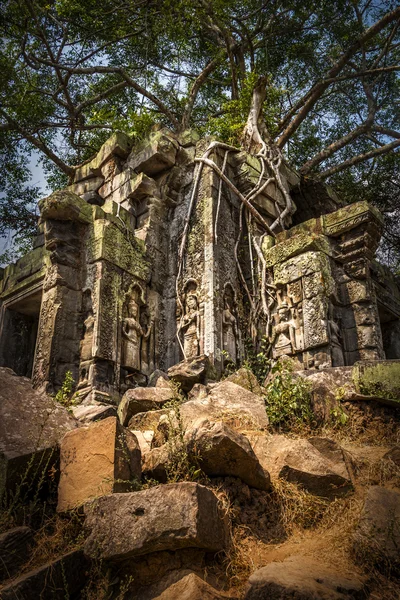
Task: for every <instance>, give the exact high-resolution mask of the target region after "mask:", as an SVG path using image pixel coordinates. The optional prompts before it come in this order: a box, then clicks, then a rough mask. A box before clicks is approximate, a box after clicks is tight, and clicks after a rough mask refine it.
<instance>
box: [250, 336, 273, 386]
mask: <svg viewBox="0 0 400 600" xmlns="http://www.w3.org/2000/svg"><path fill="white" fill-rule="evenodd" d="M245 346H246V360H245V361H244V363H243V367H244V368H245V369H249V371H251V372H252V373H253V374H254V375H255V376H256V378H257V381H258V383H260V384H261V385H263V383H264V381H265V378H266V377H267V375H268V373H269V372H270V370H271V366H272V361H271V359H270V358H268V354H267V346H268V341H267V339H266V338H263V340H262V342H261V347H260V352H257V351H256V350H254V346H253V344H252V342H251V341H250V340H247V341H246V342H245Z"/></svg>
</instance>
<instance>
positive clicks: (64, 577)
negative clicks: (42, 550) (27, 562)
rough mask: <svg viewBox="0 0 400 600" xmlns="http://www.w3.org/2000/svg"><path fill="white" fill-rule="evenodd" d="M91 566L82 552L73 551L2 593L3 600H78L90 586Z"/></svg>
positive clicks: (24, 577) (4, 589)
mask: <svg viewBox="0 0 400 600" xmlns="http://www.w3.org/2000/svg"><path fill="white" fill-rule="evenodd" d="M88 566H89V563H88V561H87V559H86V558H85V556H84V555H83V552H82V551H81V550H73V551H72V552H69V553H68V554H65V555H64V556H61V557H60V558H57V559H56V560H53V561H52V562H49V563H47V564H45V565H43V566H42V567H39V568H38V569H35V570H34V571H30V572H29V573H26V575H22V577H19V578H18V579H15V580H14V581H13V582H12V583H10V584H9V585H7V586H5V587H3V589H2V590H1V600H16V598H18V600H32V599H33V598H43V599H46V600H65V598H76V597H79V596H78V594H79V592H80V590H81V589H82V588H83V587H84V586H85V584H86V583H87V576H86V570H87V568H88Z"/></svg>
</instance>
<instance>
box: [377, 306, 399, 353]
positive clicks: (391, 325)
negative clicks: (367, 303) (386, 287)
mask: <svg viewBox="0 0 400 600" xmlns="http://www.w3.org/2000/svg"><path fill="white" fill-rule="evenodd" d="M378 310H379V321H380V326H381V331H382V343H383V351H384V353H385V356H386V359H388V360H389V359H390V360H393V359H398V358H400V320H399V318H398V316H397V315H396V314H394V312H392V311H391V310H390V309H389V307H387V306H384V305H383V304H381V303H380V302H378Z"/></svg>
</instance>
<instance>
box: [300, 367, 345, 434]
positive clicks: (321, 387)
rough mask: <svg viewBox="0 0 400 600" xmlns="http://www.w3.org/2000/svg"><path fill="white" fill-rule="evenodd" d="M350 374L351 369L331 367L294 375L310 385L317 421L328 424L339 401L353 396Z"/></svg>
mask: <svg viewBox="0 0 400 600" xmlns="http://www.w3.org/2000/svg"><path fill="white" fill-rule="evenodd" d="M352 372H353V368H352V367H331V368H329V369H321V370H318V371H312V370H307V371H298V372H297V373H295V374H294V375H295V376H299V377H303V378H304V379H306V381H308V382H310V384H311V403H312V408H313V412H314V415H315V417H316V418H317V421H319V422H328V421H329V420H330V419H331V416H332V411H333V410H335V409H337V408H338V406H339V405H340V401H341V400H344V399H347V398H350V397H352V396H353V395H354V392H355V388H354V384H353V379H352Z"/></svg>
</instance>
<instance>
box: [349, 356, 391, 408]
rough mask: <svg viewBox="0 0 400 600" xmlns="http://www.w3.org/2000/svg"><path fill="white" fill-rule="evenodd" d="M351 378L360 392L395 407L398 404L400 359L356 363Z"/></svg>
mask: <svg viewBox="0 0 400 600" xmlns="http://www.w3.org/2000/svg"><path fill="white" fill-rule="evenodd" d="M353 380H354V384H355V387H356V390H357V391H358V392H360V393H361V394H364V395H366V396H373V397H375V398H376V399H377V400H378V399H379V400H380V401H381V402H382V403H384V404H388V405H389V406H393V407H395V408H398V407H399V406H400V360H387V361H374V362H365V363H356V364H355V365H354V367H353Z"/></svg>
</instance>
